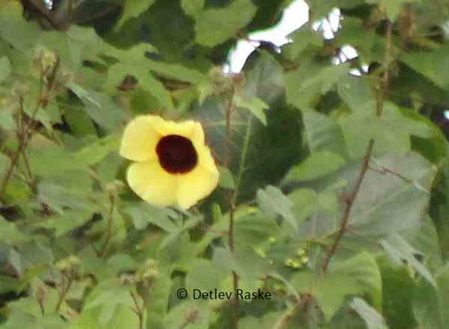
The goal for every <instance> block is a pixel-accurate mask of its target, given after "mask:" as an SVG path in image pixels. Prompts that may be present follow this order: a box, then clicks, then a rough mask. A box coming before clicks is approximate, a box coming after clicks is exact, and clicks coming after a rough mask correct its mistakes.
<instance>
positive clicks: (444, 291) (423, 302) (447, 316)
mask: <svg viewBox="0 0 449 329" xmlns="http://www.w3.org/2000/svg"><path fill="white" fill-rule="evenodd" d="M435 279H436V283H437V286H436V287H434V286H432V285H430V284H428V283H427V282H421V283H420V284H419V285H418V287H417V288H416V289H415V294H414V299H413V313H414V314H415V318H416V321H417V322H418V324H419V326H420V327H421V328H423V329H443V328H445V327H446V323H448V321H449V312H448V309H449V298H448V292H449V266H448V265H447V264H446V266H444V267H443V268H442V269H441V270H440V271H439V272H438V273H437V274H436V276H435Z"/></svg>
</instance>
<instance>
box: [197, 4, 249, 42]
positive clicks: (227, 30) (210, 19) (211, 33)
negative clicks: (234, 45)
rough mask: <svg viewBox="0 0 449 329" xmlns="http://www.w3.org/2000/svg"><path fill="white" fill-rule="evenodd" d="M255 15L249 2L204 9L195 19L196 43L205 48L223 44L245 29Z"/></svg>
mask: <svg viewBox="0 0 449 329" xmlns="http://www.w3.org/2000/svg"><path fill="white" fill-rule="evenodd" d="M255 13H256V6H254V5H253V3H252V1H251V0H235V1H233V2H232V3H231V4H230V5H228V6H227V7H224V8H220V9H216V8H213V9H206V10H204V11H203V12H202V13H201V15H199V16H198V17H197V18H196V25H195V31H196V41H197V42H198V43H199V44H201V45H203V46H206V47H214V46H216V45H218V44H220V43H223V42H224V41H226V40H228V39H230V38H232V37H234V36H235V35H236V34H237V32H238V31H239V30H240V29H242V28H243V27H245V25H246V24H248V23H249V22H250V21H251V19H252V18H253V16H254V14H255Z"/></svg>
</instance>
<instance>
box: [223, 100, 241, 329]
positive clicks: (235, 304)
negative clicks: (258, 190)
mask: <svg viewBox="0 0 449 329" xmlns="http://www.w3.org/2000/svg"><path fill="white" fill-rule="evenodd" d="M233 96H234V95H233V93H232V94H231V95H230V96H229V99H228V104H227V106H226V112H225V116H226V151H225V161H224V165H225V167H227V168H229V165H230V163H231V147H232V111H233V109H234V103H233ZM235 193H236V192H235V190H229V191H228V194H227V198H228V203H229V228H228V244H229V249H230V251H231V253H233V252H234V212H235ZM232 285H233V290H234V299H233V300H232V305H233V326H234V328H237V324H238V320H239V308H240V306H239V300H238V299H237V297H236V296H237V290H238V288H239V277H238V275H237V273H236V272H235V271H233V272H232Z"/></svg>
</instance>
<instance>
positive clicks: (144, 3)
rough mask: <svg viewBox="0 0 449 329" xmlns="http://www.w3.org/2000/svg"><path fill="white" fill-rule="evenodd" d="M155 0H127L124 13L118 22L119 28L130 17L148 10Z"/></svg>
mask: <svg viewBox="0 0 449 329" xmlns="http://www.w3.org/2000/svg"><path fill="white" fill-rule="evenodd" d="M154 2H155V0H139V1H136V0H125V4H124V7H123V15H122V17H121V19H120V21H119V22H118V24H117V29H120V28H121V27H122V26H123V24H125V23H126V22H127V21H128V20H129V19H131V18H133V17H137V16H139V15H140V14H142V13H143V12H144V11H146V10H148V8H150V7H151V6H152V5H153V4H154Z"/></svg>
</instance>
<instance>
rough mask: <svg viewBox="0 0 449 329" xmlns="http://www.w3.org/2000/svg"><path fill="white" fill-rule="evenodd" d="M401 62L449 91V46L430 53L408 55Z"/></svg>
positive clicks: (403, 56) (402, 57)
mask: <svg viewBox="0 0 449 329" xmlns="http://www.w3.org/2000/svg"><path fill="white" fill-rule="evenodd" d="M401 61H403V62H404V63H405V64H407V65H408V66H410V67H411V68H412V69H413V70H415V71H417V72H419V73H421V74H422V75H424V76H425V77H426V78H428V79H429V80H430V81H432V82H433V83H435V84H436V85H437V86H439V87H441V88H443V89H445V90H449V77H448V75H447V74H445V72H447V70H449V46H447V45H446V46H443V47H441V48H439V49H436V50H433V51H430V52H414V53H406V54H404V55H402V56H401Z"/></svg>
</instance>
